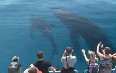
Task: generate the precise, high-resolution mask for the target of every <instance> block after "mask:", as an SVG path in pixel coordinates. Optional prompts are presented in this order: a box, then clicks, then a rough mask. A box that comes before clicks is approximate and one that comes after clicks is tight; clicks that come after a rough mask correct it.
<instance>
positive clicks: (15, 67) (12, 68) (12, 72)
mask: <svg viewBox="0 0 116 73" xmlns="http://www.w3.org/2000/svg"><path fill="white" fill-rule="evenodd" d="M20 67H21V64H19V63H18V62H11V63H10V64H9V66H8V73H18V72H19V68H20Z"/></svg>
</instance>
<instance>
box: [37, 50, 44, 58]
mask: <svg viewBox="0 0 116 73" xmlns="http://www.w3.org/2000/svg"><path fill="white" fill-rule="evenodd" d="M43 56H44V55H43V52H42V51H39V52H38V53H37V57H38V59H43Z"/></svg>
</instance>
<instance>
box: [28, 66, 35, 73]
mask: <svg viewBox="0 0 116 73" xmlns="http://www.w3.org/2000/svg"><path fill="white" fill-rule="evenodd" d="M28 72H29V73H37V69H36V68H35V67H31V68H30V69H29V70H28Z"/></svg>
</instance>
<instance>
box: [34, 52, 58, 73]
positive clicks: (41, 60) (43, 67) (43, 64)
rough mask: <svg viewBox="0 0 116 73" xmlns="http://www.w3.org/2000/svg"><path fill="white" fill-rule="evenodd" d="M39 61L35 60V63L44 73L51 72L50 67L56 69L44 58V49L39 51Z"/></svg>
mask: <svg viewBox="0 0 116 73" xmlns="http://www.w3.org/2000/svg"><path fill="white" fill-rule="evenodd" d="M37 57H38V59H39V60H38V61H37V62H35V63H34V64H33V65H34V66H35V67H36V68H38V70H40V71H41V72H42V73H49V71H48V69H49V68H50V69H51V70H52V71H53V72H55V71H56V69H55V68H54V67H53V66H52V65H51V64H50V63H49V62H48V61H45V60H44V54H43V52H42V51H39V52H38V53H37Z"/></svg>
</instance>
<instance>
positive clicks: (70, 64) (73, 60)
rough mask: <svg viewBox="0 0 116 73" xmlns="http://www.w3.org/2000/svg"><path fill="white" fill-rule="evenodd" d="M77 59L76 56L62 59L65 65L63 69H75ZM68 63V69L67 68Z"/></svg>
mask: <svg viewBox="0 0 116 73" xmlns="http://www.w3.org/2000/svg"><path fill="white" fill-rule="evenodd" d="M76 61H77V59H76V56H63V57H62V58H61V62H62V63H63V67H64V68H65V69H67V68H68V67H72V68H74V64H75V63H76ZM67 63H68V67H67Z"/></svg>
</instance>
